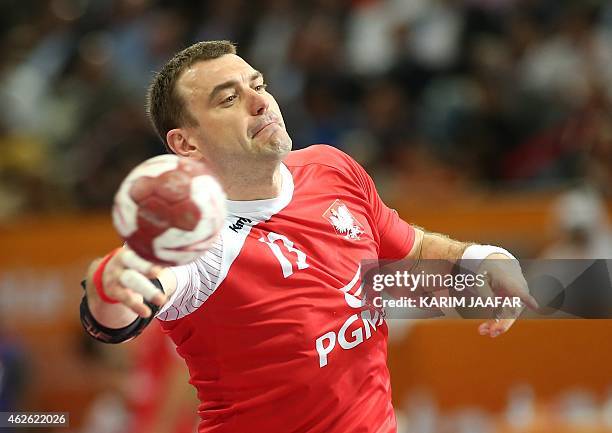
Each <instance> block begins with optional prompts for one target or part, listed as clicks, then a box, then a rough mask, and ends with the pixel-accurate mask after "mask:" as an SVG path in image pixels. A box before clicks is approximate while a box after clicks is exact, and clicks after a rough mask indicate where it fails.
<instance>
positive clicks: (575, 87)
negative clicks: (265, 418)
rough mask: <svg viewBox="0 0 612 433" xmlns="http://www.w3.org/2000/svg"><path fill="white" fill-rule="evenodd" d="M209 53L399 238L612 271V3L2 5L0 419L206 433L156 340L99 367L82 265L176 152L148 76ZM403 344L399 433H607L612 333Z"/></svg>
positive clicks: (395, 339)
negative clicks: (122, 191) (219, 54)
mask: <svg viewBox="0 0 612 433" xmlns="http://www.w3.org/2000/svg"><path fill="white" fill-rule="evenodd" d="M205 39H229V40H232V41H234V42H236V43H237V44H238V49H239V54H240V55H241V56H243V57H244V58H246V59H247V60H248V61H249V62H250V63H251V64H252V65H253V66H254V67H256V68H257V69H259V70H261V71H262V72H263V73H264V74H265V76H266V78H267V81H268V82H269V85H270V86H269V91H270V92H271V93H272V94H273V95H274V96H275V97H276V98H277V100H278V101H279V103H280V106H281V108H282V110H283V114H284V117H285V120H286V123H287V126H288V129H289V131H290V133H291V136H292V137H293V144H294V148H302V147H306V146H308V145H310V144H313V143H328V144H331V145H333V146H336V147H338V148H340V149H342V150H344V151H346V152H347V153H349V154H350V155H352V156H353V157H354V158H356V159H357V160H358V161H359V162H360V163H362V164H363V165H364V166H365V167H366V168H367V170H368V171H369V172H370V173H371V174H372V176H373V177H374V179H375V181H376V183H377V185H378V188H379V192H380V194H381V195H382V196H383V198H384V199H385V201H387V203H388V204H390V205H392V206H393V207H395V208H396V209H397V210H398V211H399V212H400V214H401V215H402V216H403V218H404V219H406V220H408V221H411V222H414V223H415V224H418V225H420V226H423V227H425V228H427V229H429V230H435V231H440V232H443V233H447V234H449V235H450V236H452V237H455V238H458V239H462V240H473V241H477V242H485V243H493V244H501V245H504V246H505V247H506V248H508V249H510V250H511V251H513V252H515V253H516V254H517V255H519V256H521V257H524V258H537V257H558V258H603V257H605V258H612V232H611V229H610V223H609V221H610V216H611V215H612V3H611V2H609V1H607V0H581V1H578V0H576V1H570V0H352V1H349V0H316V1H288V0H267V1H247V0H223V1H218V2H208V1H195V0H192V1H187V0H182V1H181V0H175V1H155V0H40V1H36V0H2V1H0V47H1V49H2V52H3V55H2V56H0V101H1V107H2V110H1V111H0V411H7V410H37V411H69V412H70V416H71V428H70V429H68V430H66V429H62V430H58V431H63V432H66V431H70V432H82V433H97V432H101V433H102V432H104V433H115V432H116V433H127V432H130V433H134V432H139V431H141V430H139V429H138V428H137V427H135V426H136V425H138V426H139V428H140V429H143V430H142V431H147V432H149V433H151V432H153V433H155V432H159V433H180V432H183V431H185V432H189V431H192V430H193V429H192V426H193V425H195V416H194V415H193V413H194V411H195V404H196V403H195V396H194V392H193V391H192V390H191V389H190V388H189V387H188V386H186V385H185V383H186V377H187V376H186V371H185V368H184V366H183V364H182V363H181V361H180V360H177V358H176V354H175V353H174V349H173V348H172V347H170V345H169V342H168V341H166V339H164V338H160V332H159V329H158V328H157V327H156V326H154V327H152V328H151V329H149V330H148V331H147V334H146V335H144V336H143V337H142V338H140V339H137V340H135V341H132V342H129V343H127V344H124V345H121V346H118V347H115V346H113V347H106V346H103V345H98V344H97V343H95V342H93V341H90V340H89V339H88V338H87V337H85V336H84V334H83V332H82V331H81V328H80V324H79V322H78V313H77V309H78V303H79V301H80V297H81V289H80V288H79V286H78V281H79V280H80V279H81V277H82V275H83V274H84V271H85V267H86V265H87V263H88V262H89V261H90V260H91V259H92V258H94V257H97V256H101V255H103V254H104V253H106V252H107V251H108V250H110V249H111V248H113V247H115V246H117V245H118V244H119V243H120V241H119V238H118V237H117V235H116V234H115V233H114V231H113V229H112V227H111V223H110V203H111V200H112V197H113V194H114V192H115V189H116V188H117V186H118V185H119V183H120V181H121V180H122V178H123V177H124V176H125V175H126V174H127V172H128V171H129V170H130V168H132V167H133V166H134V165H136V164H137V163H138V162H140V161H142V160H144V159H146V158H148V157H150V156H153V155H156V154H160V153H163V151H164V149H163V146H162V144H161V142H160V141H159V139H158V138H157V137H156V136H155V135H154V133H153V129H152V128H151V127H150V126H149V124H148V121H147V119H146V118H145V116H144V108H143V106H144V95H145V92H146V88H147V86H148V84H149V81H150V79H151V78H152V75H153V72H154V71H156V70H158V69H159V68H160V66H161V65H162V64H163V63H165V62H166V61H167V60H168V59H169V58H170V57H171V56H172V55H173V54H174V53H175V52H177V51H178V50H180V49H181V48H183V47H185V46H187V45H189V44H191V43H193V42H195V41H199V40H205ZM391 325H392V326H391V327H392V329H391V337H392V338H391V342H390V353H389V365H390V369H391V373H392V377H393V390H394V403H395V406H396V408H397V414H398V419H399V422H400V432H404V431H406V432H407V431H410V432H414V433H434V432H436V433H437V432H466V433H467V432H469V433H480V432H482V433H486V432H507V431H508V432H509V431H528V432H599V431H612V347H611V345H610V341H611V338H610V337H612V324H611V323H610V321H605V320H597V321H595V320H591V321H586V320H584V321H582V320H569V321H539V322H535V321H519V322H518V323H517V324H516V325H515V326H514V328H513V330H512V331H511V332H510V333H508V334H507V335H504V336H503V337H501V338H498V339H496V340H489V339H485V338H483V337H480V336H478V335H477V331H476V329H477V323H475V322H471V321H461V322H452V321H435V322H434V321H429V322H409V321H402V322H400V323H392V324H391ZM168 396H172V397H171V398H169V397H168ZM152 414H153V415H152ZM143 420H149V421H150V422H151V424H152V425H147V424H146V423H144V422H143ZM19 431H27V430H26V429H20V430H19ZM36 431H38V432H42V431H45V429H36ZM47 431H53V430H51V429H48V430H47Z"/></svg>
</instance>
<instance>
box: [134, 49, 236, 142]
mask: <svg viewBox="0 0 612 433" xmlns="http://www.w3.org/2000/svg"><path fill="white" fill-rule="evenodd" d="M225 54H236V45H235V44H233V43H232V42H230V41H203V42H198V43H195V44H193V45H191V46H190V47H187V48H185V49H184V50H182V51H180V52H179V53H177V54H176V55H175V56H174V57H172V59H170V61H168V63H166V64H165V65H164V67H163V68H162V69H161V70H160V71H159V72H157V73H156V74H155V77H154V78H153V81H152V82H151V85H150V86H149V90H148V92H147V103H146V110H147V115H148V116H149V119H150V120H151V123H153V127H154V128H155V131H156V132H157V134H158V135H159V137H160V138H161V139H162V141H163V142H164V145H165V146H166V148H167V150H168V151H169V152H171V153H172V152H173V150H172V149H171V148H170V145H169V144H168V142H167V141H166V135H167V134H168V131H170V130H171V129H174V128H179V127H181V126H184V125H188V126H191V125H195V124H197V121H196V119H194V118H193V116H192V115H191V113H189V111H188V110H187V108H186V107H185V103H184V101H183V98H181V96H180V95H179V94H178V93H177V91H176V82H177V80H178V78H179V76H180V75H181V73H182V72H183V71H184V70H185V69H186V68H188V67H190V66H192V65H193V64H194V63H197V62H199V61H204V60H212V59H216V58H219V57H221V56H224V55H225Z"/></svg>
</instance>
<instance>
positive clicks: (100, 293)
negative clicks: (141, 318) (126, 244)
mask: <svg viewBox="0 0 612 433" xmlns="http://www.w3.org/2000/svg"><path fill="white" fill-rule="evenodd" d="M120 249H121V248H116V249H114V250H113V251H111V252H110V253H108V254H107V255H106V256H104V258H103V259H102V260H101V261H100V263H99V264H98V266H97V268H96V270H95V271H94V273H93V276H92V279H91V282H92V285H93V287H94V289H95V290H93V291H92V292H95V293H96V298H98V300H99V301H102V302H105V303H107V304H117V303H119V301H118V300H116V299H113V298H111V297H110V296H108V295H107V294H106V292H105V291H104V270H105V269H106V265H108V262H109V261H110V260H111V259H112V258H113V257H114V256H115V254H117V253H118V252H119V250H120Z"/></svg>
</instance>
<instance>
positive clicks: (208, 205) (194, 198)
mask: <svg viewBox="0 0 612 433" xmlns="http://www.w3.org/2000/svg"><path fill="white" fill-rule="evenodd" d="M225 215H226V210H225V194H224V192H223V190H222V188H221V186H220V185H219V183H218V182H217V180H216V179H215V178H214V177H213V175H212V173H211V172H210V170H209V169H208V168H207V167H206V165H205V164H204V163H202V162H199V161H195V160H191V159H187V158H181V157H179V156H177V155H161V156H156V157H154V158H151V159H148V160H146V161H144V162H143V163H141V164H140V165H138V166H137V167H136V168H134V169H133V170H132V171H131V172H130V174H128V176H127V177H126V178H125V180H124V181H123V182H122V183H121V186H120V187H119V190H118V191H117V194H116V195H115V202H114V204H113V223H114V225H115V228H116V229H117V231H118V232H119V234H120V235H121V237H122V238H123V239H124V240H125V241H126V242H127V244H128V246H129V247H130V248H131V249H133V250H134V252H136V254H138V255H139V256H140V257H142V258H143V259H146V260H149V261H151V262H154V263H157V264H160V265H164V266H170V265H182V264H186V263H190V262H192V261H194V260H195V259H197V258H198V257H200V256H202V255H203V254H204V252H205V251H206V250H207V249H208V248H209V247H210V245H211V244H212V243H213V242H214V240H215V238H216V236H217V235H218V234H219V231H220V230H221V227H222V225H223V221H224V220H225Z"/></svg>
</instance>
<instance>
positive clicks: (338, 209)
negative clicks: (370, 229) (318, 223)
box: [323, 200, 365, 241]
mask: <svg viewBox="0 0 612 433" xmlns="http://www.w3.org/2000/svg"><path fill="white" fill-rule="evenodd" d="M323 218H325V219H326V220H328V221H329V222H330V223H331V225H332V227H333V228H334V230H336V233H338V234H339V235H340V236H342V237H343V238H344V239H348V240H351V241H358V240H360V239H361V235H362V234H363V233H364V232H365V230H364V228H363V226H362V225H361V223H360V222H359V221H357V219H356V218H355V217H354V216H353V214H351V211H349V208H348V207H347V206H346V205H345V204H344V203H342V201H340V200H336V201H334V202H333V203H332V204H331V206H330V207H329V208H328V209H327V210H326V211H325V213H324V214H323Z"/></svg>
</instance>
